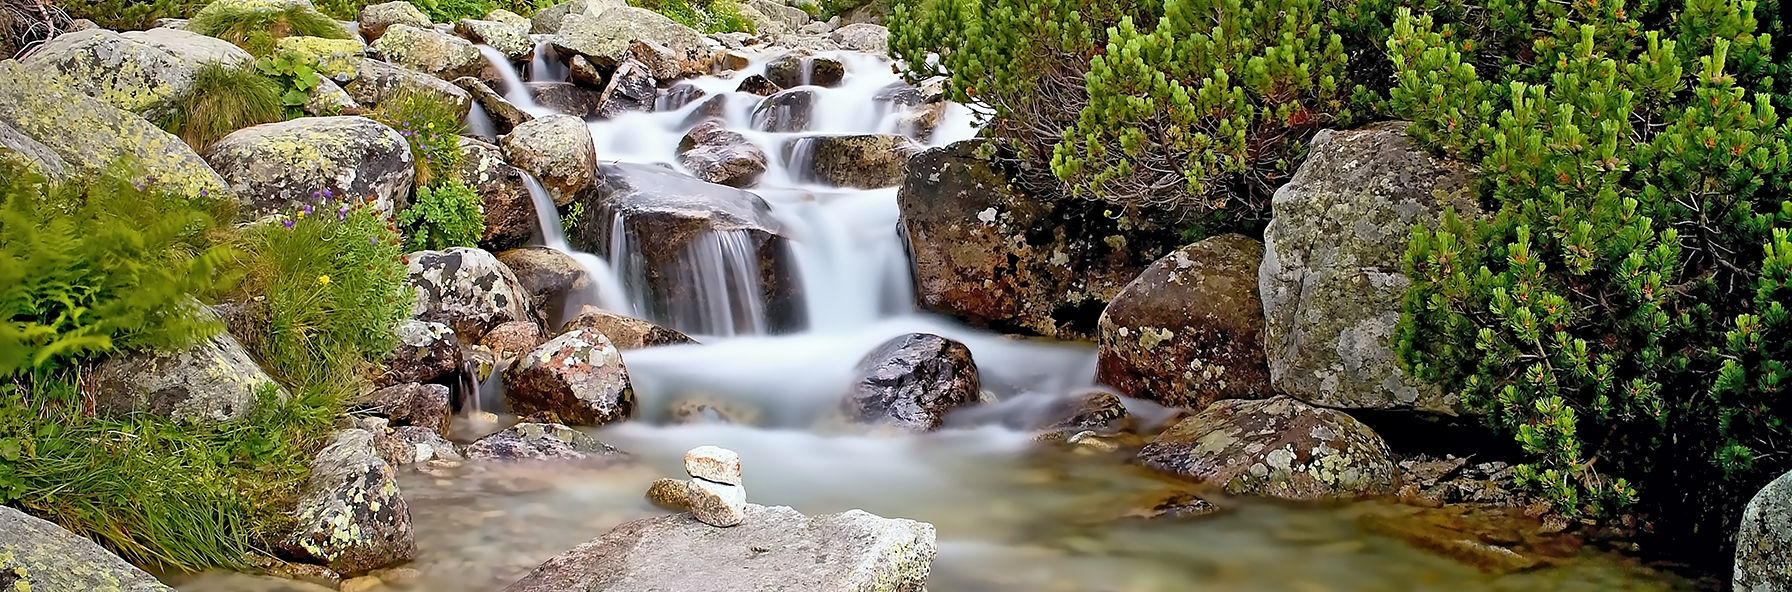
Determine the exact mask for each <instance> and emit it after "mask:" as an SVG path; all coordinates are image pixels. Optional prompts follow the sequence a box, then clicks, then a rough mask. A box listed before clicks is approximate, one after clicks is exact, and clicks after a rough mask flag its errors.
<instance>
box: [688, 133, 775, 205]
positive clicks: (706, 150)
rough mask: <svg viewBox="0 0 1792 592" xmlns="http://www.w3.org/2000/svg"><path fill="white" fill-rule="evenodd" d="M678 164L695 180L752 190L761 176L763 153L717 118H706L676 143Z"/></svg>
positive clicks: (763, 162) (764, 161) (763, 167)
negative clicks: (693, 176)
mask: <svg viewBox="0 0 1792 592" xmlns="http://www.w3.org/2000/svg"><path fill="white" fill-rule="evenodd" d="M678 164H680V165H682V166H684V168H685V169H687V170H690V171H691V174H693V175H696V177H697V178H699V179H702V180H704V181H708V182H710V183H718V184H721V185H727V186H729V187H741V188H746V187H752V186H753V185H755V184H757V183H759V177H760V176H762V175H764V174H765V167H766V156H765V151H764V150H760V149H759V146H758V145H755V144H753V142H752V141H751V140H748V139H747V137H746V136H743V135H741V134H740V132H736V131H733V130H730V129H728V128H727V127H726V124H724V123H723V122H722V120H720V119H706V120H704V121H703V123H699V124H697V126H696V127H693V128H691V131H689V132H686V133H685V135H684V138H683V139H682V140H679V142H678Z"/></svg>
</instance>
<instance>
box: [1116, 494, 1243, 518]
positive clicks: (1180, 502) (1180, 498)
mask: <svg viewBox="0 0 1792 592" xmlns="http://www.w3.org/2000/svg"><path fill="white" fill-rule="evenodd" d="M1219 512H1220V507H1219V506H1216V505H1213V502H1210V501H1207V500H1206V499H1204V498H1202V497H1201V496H1200V495H1199V494H1196V493H1194V492H1192V491H1184V490H1169V491H1159V492H1155V493H1154V494H1147V495H1146V496H1143V497H1141V498H1140V499H1139V500H1138V502H1137V503H1135V504H1134V505H1132V506H1131V507H1129V508H1127V511H1126V512H1125V514H1123V515H1122V516H1123V517H1125V518H1143V519H1146V520H1151V519H1159V518H1197V517H1201V516H1211V515H1214V514H1218V513H1219Z"/></svg>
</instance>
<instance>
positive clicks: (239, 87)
mask: <svg viewBox="0 0 1792 592" xmlns="http://www.w3.org/2000/svg"><path fill="white" fill-rule="evenodd" d="M285 92H286V91H285V89H283V88H281V86H280V83H279V82H276V81H274V80H273V79H271V78H268V77H267V76H264V75H262V74H261V73H260V72H258V71H256V70H254V69H237V68H228V67H225V66H222V65H218V64H211V65H207V66H205V67H204V68H201V69H200V70H199V73H198V74H197V75H196V76H195V77H194V80H193V89H192V90H191V91H190V92H189V93H188V94H187V96H186V97H184V98H183V99H182V100H181V101H180V102H179V103H178V104H177V105H176V110H175V112H174V114H172V115H169V116H168V117H167V118H166V119H164V120H163V121H162V122H161V124H162V129H165V130H168V132H169V133H172V134H174V135H177V136H180V139H181V140H183V141H185V142H186V143H187V145H188V146H192V147H193V150H195V151H198V152H200V153H204V152H205V150H206V149H207V148H209V147H211V145H212V143H214V142H217V141H218V140H220V139H222V138H223V137H224V136H227V135H230V133H231V132H234V131H236V130H239V129H243V128H246V127H250V126H255V125H260V124H263V123H272V122H276V121H282V120H284V119H286V106H285V104H284V103H283V102H282V98H281V97H282V95H284V94H285Z"/></svg>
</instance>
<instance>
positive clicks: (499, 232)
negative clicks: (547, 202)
mask: <svg viewBox="0 0 1792 592" xmlns="http://www.w3.org/2000/svg"><path fill="white" fill-rule="evenodd" d="M460 150H461V154H462V157H461V159H460V163H459V164H457V165H455V167H454V177H455V178H456V179H459V180H460V182H461V183H465V184H466V185H467V186H468V187H471V188H473V191H475V192H477V193H479V205H480V207H481V208H482V209H484V210H485V230H484V231H482V232H480V234H479V246H480V247H481V248H483V249H486V250H488V251H494V252H496V251H503V250H505V249H514V248H516V247H520V246H522V245H524V244H525V243H528V242H529V239H530V237H533V236H535V232H536V230H537V227H538V226H540V225H539V224H537V223H536V220H535V200H534V198H532V197H530V196H529V185H528V181H527V179H526V178H525V176H524V173H523V171H522V169H519V168H516V167H514V166H511V165H510V163H508V162H504V152H503V151H501V150H499V149H498V147H497V146H493V145H491V144H487V143H485V142H481V141H479V140H474V139H472V138H461V139H460Z"/></svg>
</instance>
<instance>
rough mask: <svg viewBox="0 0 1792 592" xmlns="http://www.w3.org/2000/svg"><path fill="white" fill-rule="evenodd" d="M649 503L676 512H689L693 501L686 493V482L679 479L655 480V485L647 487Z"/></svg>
mask: <svg viewBox="0 0 1792 592" xmlns="http://www.w3.org/2000/svg"><path fill="white" fill-rule="evenodd" d="M647 501H651V502H653V505H656V506H659V507H661V508H665V509H668V510H671V511H674V512H687V511H690V509H691V500H690V497H689V496H688V495H687V494H686V493H685V486H684V482H683V481H679V480H677V479H656V480H654V482H653V485H650V486H648V487H647Z"/></svg>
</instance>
